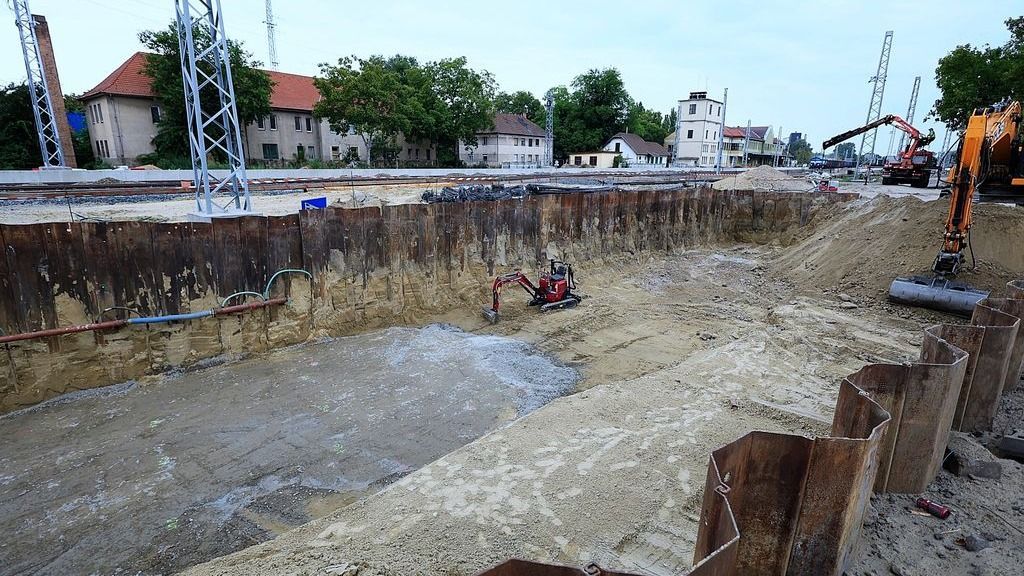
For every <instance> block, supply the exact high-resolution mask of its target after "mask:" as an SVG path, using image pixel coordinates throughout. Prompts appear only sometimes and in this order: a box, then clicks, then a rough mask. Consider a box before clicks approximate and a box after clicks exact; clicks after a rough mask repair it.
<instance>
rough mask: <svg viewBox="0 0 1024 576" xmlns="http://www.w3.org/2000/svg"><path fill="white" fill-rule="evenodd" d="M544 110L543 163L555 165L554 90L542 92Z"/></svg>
mask: <svg viewBox="0 0 1024 576" xmlns="http://www.w3.org/2000/svg"><path fill="white" fill-rule="evenodd" d="M544 111H545V112H546V113H547V119H546V121H545V124H544V165H545V166H554V165H555V92H554V90H548V91H547V93H546V94H544Z"/></svg>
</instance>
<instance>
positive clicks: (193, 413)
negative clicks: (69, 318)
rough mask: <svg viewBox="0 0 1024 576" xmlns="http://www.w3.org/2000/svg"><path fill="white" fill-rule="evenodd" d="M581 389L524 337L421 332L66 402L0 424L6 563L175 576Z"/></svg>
mask: <svg viewBox="0 0 1024 576" xmlns="http://www.w3.org/2000/svg"><path fill="white" fill-rule="evenodd" d="M578 379H579V374H578V373H577V372H576V370H574V369H572V368H569V367H566V366H562V365H560V364H558V363H557V362H556V361H555V360H554V359H553V358H550V357H548V356H545V355H543V354H541V353H539V352H538V351H537V350H535V349H533V348H531V347H530V346H529V345H527V344H525V343H523V342H519V341H516V340H512V339H508V338H502V337H498V336H480V335H475V334H471V333H466V332H463V331H461V330H459V329H457V328H453V327H450V326H445V325H432V326H427V327H425V328H421V329H415V328H391V329H387V330H383V331H378V332H373V333H368V334H363V335H359V336H353V337H347V338H339V339H335V340H330V341H326V342H318V343H313V344H306V345H301V346H296V347H292V348H287V349H282V350H278V351H275V352H273V353H270V354H268V355H266V356H263V357H260V358H258V359H252V360H246V361H242V362H236V363H230V364H222V365H218V366H212V367H209V368H206V369H203V370H197V371H188V372H183V373H179V374H174V375H171V376H168V377H166V378H164V379H162V380H161V381H160V382H158V383H155V384H150V385H144V386H139V385H133V384H124V385H119V386H115V387H110V388H107V389H101V390H96V391H89V392H88V393H79V394H75V395H69V396H65V397H62V398H61V399H59V400H57V401H51V402H49V403H47V404H46V405H45V406H39V407H35V408H33V409H29V410H24V411H21V412H19V413H16V414H12V415H9V416H7V417H5V418H2V419H0V470H2V471H3V474H2V475H0V476H2V481H0V530H3V532H4V533H5V534H8V535H9V536H11V535H13V536H11V537H8V538H4V539H3V541H2V542H0V566H4V567H5V569H4V570H10V571H12V572H14V573H22V572H35V571H43V572H50V573H113V572H117V571H127V572H130V573H136V572H139V573H143V574H146V573H167V572H173V571H178V570H181V569H184V568H187V567H188V566H191V565H194V564H197V563H200V562H203V561H206V560H209V559H212V558H214V557H217V556H220V555H223V554H227V553H230V552H233V551H235V550H238V549H241V548H244V547H246V546H249V545H251V544H254V543H257V542H260V541H264V540H267V539H270V538H273V537H274V535H275V534H277V533H279V532H281V531H282V530H284V529H287V528H289V527H292V526H296V525H299V524H302V523H304V522H308V521H310V520H312V519H314V518H316V517H319V516H322V515H324V514H327V513H329V512H331V511H332V510H333V508H332V506H331V503H334V504H335V505H342V504H345V503H349V502H351V501H353V500H354V499H356V498H359V497H363V496H365V495H367V494H371V493H373V492H375V491H377V490H379V489H381V488H382V487H384V486H386V485H387V484H388V483H390V482H393V481H394V480H396V479H398V478H401V477H402V476H404V475H405V474H408V473H409V472H411V471H413V470H416V469H418V468H420V467H421V466H423V465H425V464H427V463H429V462H431V461H433V460H435V459H437V458H438V457H440V456H442V455H444V454H447V453H448V452H451V451H452V450H455V449H456V448H459V447H460V446H463V445H465V444H466V443H468V442H471V441H472V440H474V439H476V438H478V437H480V436H482V435H484V434H486V433H488V432H490V431H491V430H494V429H496V428H500V427H502V426H505V425H507V424H508V423H509V422H511V421H513V420H514V419H515V418H518V417H520V416H522V415H524V414H526V413H529V412H531V411H533V410H536V409H537V408H539V407H541V406H543V405H544V404H546V403H547V402H550V401H551V400H553V399H555V398H557V397H559V396H561V395H564V394H566V393H569V392H570V391H572V390H573V388H574V386H575V384H576V382H577V380H578ZM72 423H73V424H74V425H73V426H72V425H70V424H72ZM196 542H200V543H201V544H199V545H198V546H197V544H196Z"/></svg>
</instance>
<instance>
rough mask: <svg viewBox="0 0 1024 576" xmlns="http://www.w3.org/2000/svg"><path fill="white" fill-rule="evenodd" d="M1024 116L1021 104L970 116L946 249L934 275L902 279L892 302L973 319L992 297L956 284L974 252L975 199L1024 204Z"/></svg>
mask: <svg viewBox="0 0 1024 576" xmlns="http://www.w3.org/2000/svg"><path fill="white" fill-rule="evenodd" d="M1021 112H1022V111H1021V103H1020V102H1010V101H1003V102H1000V103H998V104H995V105H993V106H989V107H985V108H978V109H976V110H975V111H974V113H973V114H972V115H971V118H970V120H969V121H968V123H967V129H966V130H965V131H964V134H963V137H962V139H961V141H960V145H959V150H958V153H957V161H956V162H955V163H954V164H953V167H952V168H951V169H950V171H949V184H950V185H951V188H950V198H949V215H948V217H947V219H946V233H945V235H944V236H943V239H942V248H941V249H940V250H939V254H938V256H936V257H935V262H934V263H933V264H932V271H933V272H934V273H935V276H934V277H932V278H927V277H920V276H915V277H904V278H897V279H896V280H894V281H893V283H892V285H891V286H890V287H889V298H890V299H892V300H894V301H896V302H901V303H904V304H910V305H913V306H924V307H926V308H935V309H938V310H945V311H948V312H954V313H959V314H964V315H970V314H971V313H972V311H973V310H974V305H975V304H977V303H978V301H979V300H981V299H982V298H985V297H987V296H988V292H985V291H982V290H975V289H973V288H971V287H970V286H967V285H966V284H963V283H961V282H955V281H953V280H952V279H953V278H955V277H956V276H957V274H959V273H960V271H961V270H962V269H963V265H964V251H965V250H967V249H968V248H969V247H970V233H971V209H972V206H973V203H974V200H975V198H978V199H984V200H997V201H1012V202H1017V203H1021V202H1024V129H1022V126H1021V119H1022V115H1021ZM972 259H973V253H972Z"/></svg>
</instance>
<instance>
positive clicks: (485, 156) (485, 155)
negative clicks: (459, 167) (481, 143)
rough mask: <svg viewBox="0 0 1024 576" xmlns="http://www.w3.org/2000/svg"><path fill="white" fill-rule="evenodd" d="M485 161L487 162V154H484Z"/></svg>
mask: <svg viewBox="0 0 1024 576" xmlns="http://www.w3.org/2000/svg"><path fill="white" fill-rule="evenodd" d="M484 163H485V164H486V163H487V154H484Z"/></svg>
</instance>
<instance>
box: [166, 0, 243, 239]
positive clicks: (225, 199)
mask: <svg viewBox="0 0 1024 576" xmlns="http://www.w3.org/2000/svg"><path fill="white" fill-rule="evenodd" d="M174 5H175V10H176V11H177V19H178V45H179V48H180V51H181V76H182V79H183V80H184V82H183V84H184V86H185V110H186V114H187V117H188V128H189V147H190V148H191V151H192V174H193V179H194V183H195V190H196V214H194V216H196V217H198V218H200V219H207V218H213V217H217V216H238V215H244V214H247V213H249V212H250V211H251V210H252V203H251V200H250V198H249V181H248V179H247V178H246V175H245V158H244V156H243V148H242V132H241V130H239V127H238V110H237V109H236V108H235V88H234V83H233V82H232V78H231V57H230V53H229V51H228V39H227V34H226V33H225V28H224V17H223V15H222V12H221V7H220V0H175V2H174ZM197 33H198V35H199V37H200V38H202V40H203V43H204V44H205V43H207V42H208V43H209V45H205V46H204V45H197V44H196V35H197ZM204 93H205V94H208V95H210V94H216V96H217V98H216V105H215V106H216V108H214V109H212V110H204V109H203V103H202V98H201V97H200V95H201V94H204ZM208 100H210V99H209V98H208ZM211 155H216V156H218V157H220V159H222V160H224V161H225V162H226V163H227V165H228V167H227V175H226V176H225V177H224V178H216V177H214V176H213V175H211V174H210V167H209V161H210V157H211Z"/></svg>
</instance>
